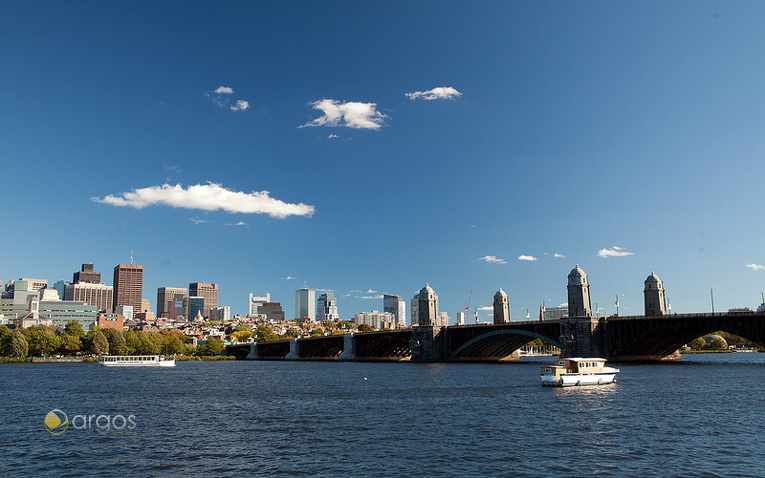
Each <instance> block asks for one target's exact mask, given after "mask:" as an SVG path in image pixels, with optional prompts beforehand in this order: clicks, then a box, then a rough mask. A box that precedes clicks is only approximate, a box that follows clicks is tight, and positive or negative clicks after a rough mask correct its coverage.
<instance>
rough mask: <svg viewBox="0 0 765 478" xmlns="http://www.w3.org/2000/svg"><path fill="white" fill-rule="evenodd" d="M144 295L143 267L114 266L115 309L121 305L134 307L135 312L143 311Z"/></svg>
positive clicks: (131, 265) (132, 265)
mask: <svg viewBox="0 0 765 478" xmlns="http://www.w3.org/2000/svg"><path fill="white" fill-rule="evenodd" d="M142 295H143V266H138V265H135V264H118V265H116V266H114V304H113V309H116V308H117V307H119V306H121V305H131V306H133V311H140V310H141V296H142Z"/></svg>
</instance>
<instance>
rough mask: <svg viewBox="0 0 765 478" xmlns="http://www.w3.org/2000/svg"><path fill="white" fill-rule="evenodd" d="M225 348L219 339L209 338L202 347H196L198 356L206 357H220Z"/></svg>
mask: <svg viewBox="0 0 765 478" xmlns="http://www.w3.org/2000/svg"><path fill="white" fill-rule="evenodd" d="M225 348H226V346H225V345H224V344H223V341H222V340H221V339H219V338H217V337H210V338H209V339H207V343H206V344H204V346H202V347H198V349H199V350H198V353H199V355H207V356H213V355H220V354H222V353H223V350H224V349H225Z"/></svg>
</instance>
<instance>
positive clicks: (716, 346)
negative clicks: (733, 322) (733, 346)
mask: <svg viewBox="0 0 765 478" xmlns="http://www.w3.org/2000/svg"><path fill="white" fill-rule="evenodd" d="M707 348H708V349H710V350H723V349H726V348H728V347H727V344H726V343H725V340H723V339H721V338H719V337H715V338H713V339H712V341H711V342H709V345H707Z"/></svg>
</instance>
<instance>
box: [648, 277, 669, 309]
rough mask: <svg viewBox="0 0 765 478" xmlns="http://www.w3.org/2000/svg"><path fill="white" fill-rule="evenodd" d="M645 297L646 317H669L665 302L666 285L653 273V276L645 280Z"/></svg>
mask: <svg viewBox="0 0 765 478" xmlns="http://www.w3.org/2000/svg"><path fill="white" fill-rule="evenodd" d="M643 296H644V298H645V315H647V316H655V315H667V307H666V302H665V300H664V283H663V282H662V281H661V279H659V276H657V275H656V273H655V272H653V271H651V275H649V276H648V278H647V279H646V280H645V288H644V289H643Z"/></svg>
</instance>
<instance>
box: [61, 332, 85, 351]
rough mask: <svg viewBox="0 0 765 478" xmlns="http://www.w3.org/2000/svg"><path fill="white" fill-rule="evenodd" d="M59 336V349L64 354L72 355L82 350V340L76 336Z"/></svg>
mask: <svg viewBox="0 0 765 478" xmlns="http://www.w3.org/2000/svg"><path fill="white" fill-rule="evenodd" d="M60 338H61V344H60V345H59V350H60V351H61V353H63V354H64V355H74V354H76V353H77V352H79V351H80V350H82V340H80V338H79V337H78V336H76V335H68V334H64V335H62V336H61V337H60Z"/></svg>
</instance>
